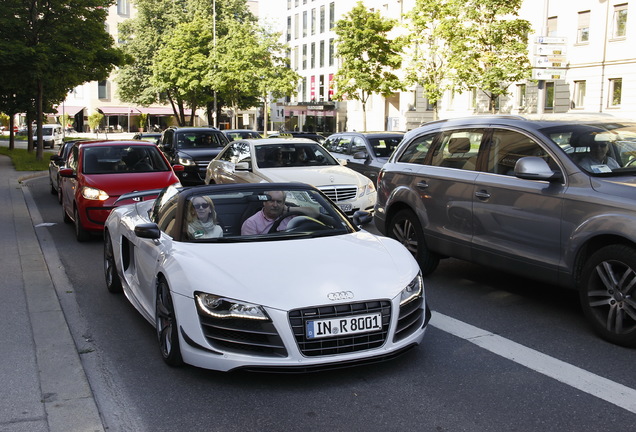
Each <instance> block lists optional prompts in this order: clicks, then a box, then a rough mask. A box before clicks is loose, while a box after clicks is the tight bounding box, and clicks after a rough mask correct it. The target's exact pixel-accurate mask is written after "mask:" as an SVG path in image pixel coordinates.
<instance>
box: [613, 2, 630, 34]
mask: <svg viewBox="0 0 636 432" xmlns="http://www.w3.org/2000/svg"><path fill="white" fill-rule="evenodd" d="M626 33H627V4H621V5H616V6H614V28H613V30H612V37H613V38H615V39H619V38H624V37H625V35H626Z"/></svg>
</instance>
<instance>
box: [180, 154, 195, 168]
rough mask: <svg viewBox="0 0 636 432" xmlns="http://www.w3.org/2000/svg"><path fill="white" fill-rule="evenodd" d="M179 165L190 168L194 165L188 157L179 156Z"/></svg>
mask: <svg viewBox="0 0 636 432" xmlns="http://www.w3.org/2000/svg"><path fill="white" fill-rule="evenodd" d="M179 164H180V165H183V166H192V165H196V163H195V162H194V159H192V158H191V157H189V156H179Z"/></svg>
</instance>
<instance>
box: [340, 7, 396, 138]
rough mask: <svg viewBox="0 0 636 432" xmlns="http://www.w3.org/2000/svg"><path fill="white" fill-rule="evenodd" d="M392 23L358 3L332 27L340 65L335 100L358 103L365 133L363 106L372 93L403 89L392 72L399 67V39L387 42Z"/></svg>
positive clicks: (388, 93) (393, 24)
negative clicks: (357, 101)
mask: <svg viewBox="0 0 636 432" xmlns="http://www.w3.org/2000/svg"><path fill="white" fill-rule="evenodd" d="M395 24H396V23H395V21H394V20H390V19H387V18H383V17H382V16H381V15H380V13H379V12H377V11H376V12H371V11H369V10H368V9H367V8H366V7H365V6H364V4H363V3H362V2H361V1H359V2H358V3H357V4H356V6H355V7H354V8H353V9H352V10H351V11H349V13H347V14H346V15H345V16H344V18H343V19H341V20H339V21H338V22H337V23H336V26H335V29H334V30H335V32H336V35H337V39H336V44H337V51H338V56H339V57H340V59H341V60H342V65H341V67H340V69H339V70H338V72H337V73H336V74H335V76H334V81H335V85H336V93H335V98H336V99H338V100H344V99H355V100H359V101H360V102H361V103H362V110H363V112H364V129H365V130H366V104H367V101H368V100H369V98H370V97H371V95H372V94H374V93H377V94H381V95H383V96H389V95H391V94H392V93H393V92H395V91H397V90H401V89H403V84H402V82H401V80H400V79H399V78H398V76H397V75H396V74H395V72H394V71H395V70H397V69H399V68H400V67H401V65H402V56H401V53H402V48H403V46H404V41H403V40H402V39H401V38H393V39H391V38H390V37H389V35H388V33H389V32H390V31H391V30H393V28H394V26H395Z"/></svg>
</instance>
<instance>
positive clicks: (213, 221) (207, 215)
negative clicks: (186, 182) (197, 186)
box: [187, 196, 223, 239]
mask: <svg viewBox="0 0 636 432" xmlns="http://www.w3.org/2000/svg"><path fill="white" fill-rule="evenodd" d="M187 222H188V236H189V237H190V238H192V239H206V238H216V237H222V236H223V229H222V228H221V226H220V225H219V224H218V221H217V217H216V210H215V209H214V203H213V202H212V200H211V199H210V197H208V196H197V197H194V198H193V199H192V201H191V202H190V208H189V209H188V215H187Z"/></svg>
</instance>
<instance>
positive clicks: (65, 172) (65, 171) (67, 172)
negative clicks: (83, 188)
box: [60, 168, 77, 178]
mask: <svg viewBox="0 0 636 432" xmlns="http://www.w3.org/2000/svg"><path fill="white" fill-rule="evenodd" d="M60 177H66V178H76V177H77V175H76V174H75V171H73V168H62V169H61V170H60Z"/></svg>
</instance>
